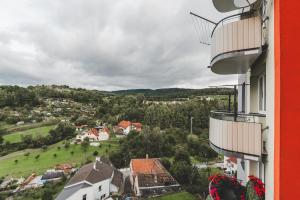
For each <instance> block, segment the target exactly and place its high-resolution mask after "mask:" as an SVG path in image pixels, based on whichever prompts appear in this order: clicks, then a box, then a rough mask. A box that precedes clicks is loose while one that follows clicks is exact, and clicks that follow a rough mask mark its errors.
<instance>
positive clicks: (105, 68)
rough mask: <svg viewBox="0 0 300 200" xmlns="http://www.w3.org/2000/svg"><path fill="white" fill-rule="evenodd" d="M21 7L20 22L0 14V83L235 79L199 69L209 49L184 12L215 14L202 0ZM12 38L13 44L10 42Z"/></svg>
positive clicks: (53, 1)
mask: <svg viewBox="0 0 300 200" xmlns="http://www.w3.org/2000/svg"><path fill="white" fill-rule="evenodd" d="M5 1H6V3H9V2H11V4H13V3H16V2H17V0H10V1H9V0H5ZM10 7H11V9H12V11H13V8H14V6H10ZM21 7H22V5H21ZM1 9H4V8H0V12H1ZM19 9H20V8H19ZM24 9H25V10H26V12H25V14H24V15H25V16H27V17H24V19H22V23H20V22H18V21H16V20H15V18H16V16H17V15H18V13H14V12H9V13H11V14H10V17H11V20H12V22H13V24H12V25H11V26H8V25H6V26H1V21H0V55H1V58H0V84H8V83H11V84H25V85H26V84H42V83H43V84H68V85H71V86H74V87H87V88H96V89H101V90H114V89H126V88H161V87H192V88H202V87H207V86H209V85H216V84H222V83H231V82H234V81H235V78H236V77H235V76H225V77H224V76H218V75H214V74H213V73H212V72H211V71H210V70H209V69H207V68H206V66H207V65H209V48H207V47H204V46H201V45H200V44H199V43H198V42H197V35H196V32H195V30H194V27H193V23H192V20H191V19H190V16H189V14H188V12H189V11H190V10H194V11H195V10H196V11H197V12H198V13H203V14H204V15H207V16H209V17H210V18H211V19H214V20H216V19H217V18H219V17H220V14H218V13H216V12H214V9H213V7H212V4H211V2H210V0H206V1H199V0H189V1H186V0H164V1H161V0H151V1H149V0H116V1H111V0H100V1H99V0H90V1H84V0H66V1H60V0H44V1H40V0H33V1H31V3H30V5H24ZM28 13H30V14H28ZM32 13H33V14H32ZM13 40H15V41H16V42H17V44H20V45H15V46H16V47H14V48H12V46H13V43H12V41H13ZM27 47H28V48H27ZM7 49H9V50H8V51H7ZM7 63H10V64H9V65H8V64H7ZM16 66H22V68H18V67H16Z"/></svg>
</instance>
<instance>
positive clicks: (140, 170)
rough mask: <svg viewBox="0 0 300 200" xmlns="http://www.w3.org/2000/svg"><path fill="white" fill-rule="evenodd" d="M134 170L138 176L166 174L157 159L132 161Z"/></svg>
mask: <svg viewBox="0 0 300 200" xmlns="http://www.w3.org/2000/svg"><path fill="white" fill-rule="evenodd" d="M131 164H132V170H133V172H134V173H136V174H153V173H164V172H165V169H164V167H163V166H162V165H161V163H160V161H159V159H157V158H148V159H147V158H146V159H132V160H131Z"/></svg>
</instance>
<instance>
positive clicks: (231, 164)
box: [223, 156, 238, 175]
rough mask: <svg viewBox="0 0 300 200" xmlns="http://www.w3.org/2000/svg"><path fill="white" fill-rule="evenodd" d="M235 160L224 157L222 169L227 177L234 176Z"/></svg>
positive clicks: (235, 169)
mask: <svg viewBox="0 0 300 200" xmlns="http://www.w3.org/2000/svg"><path fill="white" fill-rule="evenodd" d="M237 166H238V165H237V158H235V157H227V156H224V163H223V167H224V169H225V173H226V174H228V175H235V173H236V172H237Z"/></svg>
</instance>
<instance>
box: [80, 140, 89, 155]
mask: <svg viewBox="0 0 300 200" xmlns="http://www.w3.org/2000/svg"><path fill="white" fill-rule="evenodd" d="M89 145H90V142H89V138H87V137H86V138H84V139H83V141H82V142H81V148H82V149H83V151H84V152H86V151H87V150H88V148H89Z"/></svg>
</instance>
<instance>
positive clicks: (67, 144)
mask: <svg viewBox="0 0 300 200" xmlns="http://www.w3.org/2000/svg"><path fill="white" fill-rule="evenodd" d="M64 147H65V148H66V149H68V148H69V147H70V142H68V141H66V143H65V145H64Z"/></svg>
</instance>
